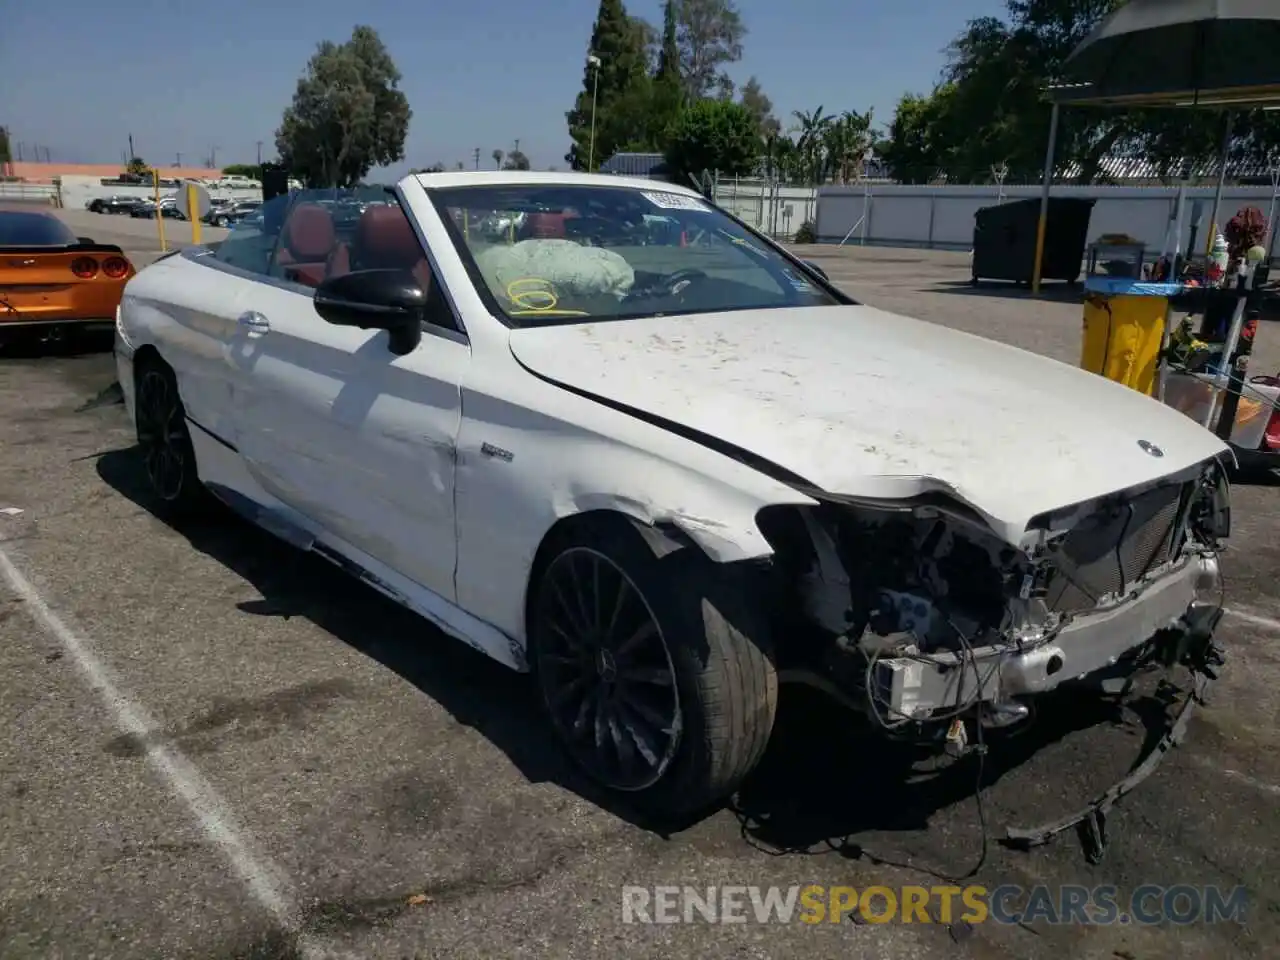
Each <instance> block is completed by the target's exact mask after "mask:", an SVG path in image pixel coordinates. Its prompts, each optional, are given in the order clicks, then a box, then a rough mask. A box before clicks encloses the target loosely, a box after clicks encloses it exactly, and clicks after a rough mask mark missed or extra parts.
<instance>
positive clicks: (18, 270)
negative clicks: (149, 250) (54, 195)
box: [0, 206, 135, 344]
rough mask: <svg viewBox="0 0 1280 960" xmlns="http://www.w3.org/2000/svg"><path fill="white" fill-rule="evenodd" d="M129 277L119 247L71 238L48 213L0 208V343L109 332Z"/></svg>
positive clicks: (130, 273)
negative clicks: (66, 333)
mask: <svg viewBox="0 0 1280 960" xmlns="http://www.w3.org/2000/svg"><path fill="white" fill-rule="evenodd" d="M134 272H135V271H134V269H133V264H131V263H130V262H129V258H128V257H126V256H125V255H124V251H123V250H121V249H120V248H119V247H115V246H111V245H110V244H105V243H94V242H93V241H92V240H90V239H88V238H87V237H77V236H76V235H75V234H74V233H72V232H71V230H70V228H69V227H67V225H66V224H65V223H63V222H62V221H61V220H59V219H58V218H57V216H55V215H54V214H53V213H52V212H51V211H48V210H42V209H40V208H37V207H19V206H8V207H5V206H0V344H3V343H4V342H6V341H7V340H12V339H15V338H16V337H18V336H19V335H22V334H27V335H31V334H36V335H43V336H45V337H59V336H61V335H62V334H63V332H64V331H65V330H66V329H67V328H76V329H95V328H98V327H99V326H102V325H105V328H106V329H110V328H111V327H113V326H114V324H115V318H116V308H117V307H118V306H119V305H120V295H121V294H122V293H123V292H124V285H125V284H126V283H128V281H129V278H130V277H132V276H133V275H134Z"/></svg>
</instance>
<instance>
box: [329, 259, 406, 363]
mask: <svg viewBox="0 0 1280 960" xmlns="http://www.w3.org/2000/svg"><path fill="white" fill-rule="evenodd" d="M314 302H315V307H316V313H318V314H320V316H321V318H322V319H324V320H325V321H326V322H328V323H332V324H335V325H336V326H340V327H359V328H360V329H361V330H386V331H387V332H388V333H389V334H390V342H389V346H390V348H391V352H392V353H394V354H396V355H397V356H404V355H405V354H406V353H408V352H409V351H411V350H413V348H414V347H416V346H417V345H418V344H419V343H420V342H421V340H422V318H423V316H424V314H425V312H426V306H427V294H426V292H425V291H424V290H423V289H422V286H421V285H420V284H419V283H418V281H417V280H416V279H415V278H414V276H413V274H412V273H410V272H408V271H407V270H356V271H354V272H352V273H347V274H343V275H342V276H340V277H330V278H329V279H328V280H325V281H324V282H322V283H321V284H320V286H318V287H316V292H315V296H314Z"/></svg>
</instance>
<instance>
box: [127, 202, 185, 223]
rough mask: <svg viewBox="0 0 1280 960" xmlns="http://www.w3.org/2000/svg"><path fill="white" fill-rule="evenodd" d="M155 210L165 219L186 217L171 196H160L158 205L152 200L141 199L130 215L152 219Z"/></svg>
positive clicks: (154, 215) (183, 218)
mask: <svg viewBox="0 0 1280 960" xmlns="http://www.w3.org/2000/svg"><path fill="white" fill-rule="evenodd" d="M157 210H158V211H159V212H160V216H162V217H165V218H166V219H170V220H185V219H187V218H186V216H185V215H184V214H183V212H182V211H181V210H179V209H178V201H177V200H175V199H174V198H173V197H161V198H160V203H159V204H158V205H157V204H156V202H155V201H154V200H146V201H143V202H142V203H139V204H138V205H137V207H135V208H134V209H133V211H132V213H131V216H134V217H137V218H140V219H145V220H154V219H155V218H156V211H157Z"/></svg>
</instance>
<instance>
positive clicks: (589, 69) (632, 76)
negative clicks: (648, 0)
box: [565, 0, 649, 170]
mask: <svg viewBox="0 0 1280 960" xmlns="http://www.w3.org/2000/svg"><path fill="white" fill-rule="evenodd" d="M588 55H594V56H596V57H598V58H599V59H600V66H599V68H598V69H599V71H600V77H599V89H598V92H597V99H596V124H595V133H596V137H595V161H594V162H595V166H596V167H597V168H598V167H599V166H600V163H601V161H603V160H607V159H608V158H609V157H611V156H613V154H614V153H616V152H617V151H618V150H619V149H621V148H624V147H626V146H627V145H628V144H629V142H630V140H631V137H630V136H629V133H628V130H629V126H630V124H629V122H628V114H630V113H633V112H634V111H635V110H636V109H637V104H638V103H640V102H642V101H643V99H645V94H646V93H647V89H646V88H647V86H648V82H649V76H648V51H647V50H646V49H645V30H644V28H643V27H642V25H641V24H640V23H638V22H637V21H635V20H634V19H632V18H631V17H630V16H628V14H627V9H626V7H625V6H623V3H622V0H600V9H599V12H598V13H597V14H596V23H595V27H594V28H593V29H592V31H591V48H590V50H589V51H588ZM596 70H597V68H596V67H594V66H592V65H591V63H590V62H588V63H587V64H586V65H585V67H584V69H583V72H582V92H581V93H579V94H578V98H577V100H576V101H575V102H574V105H573V109H572V110H570V111H569V112H568V113H567V114H566V115H565V116H566V119H567V120H568V121H569V136H570V137H571V138H572V139H573V145H572V146H571V147H570V148H569V152H568V153H567V154H566V155H565V161H566V162H567V163H568V164H569V165H570V166H572V167H573V169H575V170H585V169H587V160H588V154H589V152H590V143H591V95H592V89H593V87H594V86H595V83H596V77H595V71H596ZM641 126H643V124H641Z"/></svg>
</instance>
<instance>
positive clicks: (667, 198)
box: [643, 191, 711, 210]
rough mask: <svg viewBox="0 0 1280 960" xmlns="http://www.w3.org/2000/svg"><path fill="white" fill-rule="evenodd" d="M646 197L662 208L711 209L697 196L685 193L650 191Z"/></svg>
mask: <svg viewBox="0 0 1280 960" xmlns="http://www.w3.org/2000/svg"><path fill="white" fill-rule="evenodd" d="M643 196H644V198H645V199H646V200H648V201H649V202H650V203H652V204H653V205H654V206H655V207H658V208H659V209H662V210H709V209H711V208H710V207H708V206H707V205H706V204H705V203H703V202H702V201H701V200H699V199H698V198H697V197H686V196H685V195H684V194H683V193H649V192H647V191H646V192H645V193H644V194H643Z"/></svg>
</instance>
